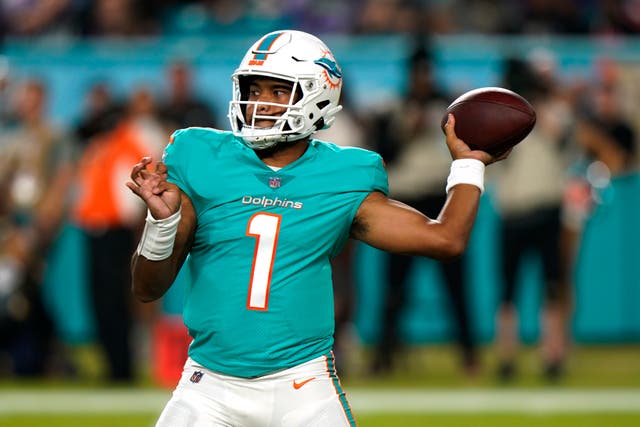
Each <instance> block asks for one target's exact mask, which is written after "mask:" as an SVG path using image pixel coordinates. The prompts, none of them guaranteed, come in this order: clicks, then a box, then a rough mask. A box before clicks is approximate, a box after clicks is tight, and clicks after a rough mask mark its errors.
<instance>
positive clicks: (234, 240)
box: [164, 128, 388, 377]
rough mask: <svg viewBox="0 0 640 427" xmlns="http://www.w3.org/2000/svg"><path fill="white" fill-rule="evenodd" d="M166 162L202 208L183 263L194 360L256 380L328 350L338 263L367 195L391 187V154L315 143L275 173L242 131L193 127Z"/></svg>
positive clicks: (175, 140) (175, 141)
mask: <svg viewBox="0 0 640 427" xmlns="http://www.w3.org/2000/svg"><path fill="white" fill-rule="evenodd" d="M164 161H165V163H166V164H167V166H168V169H169V181H170V182H173V183H175V184H176V185H178V186H179V187H180V188H181V189H182V190H183V191H184V192H185V193H186V194H187V195H188V196H189V197H190V199H191V201H192V202H193V205H194V207H195V211H196V215H197V228H196V233H195V240H194V242H193V246H192V248H191V252H190V254H189V257H188V258H187V261H186V262H185V265H184V266H183V268H186V269H188V270H189V271H188V274H184V276H185V277H188V283H187V284H186V286H185V302H184V311H183V318H184V321H185V324H186V325H187V327H188V329H189V332H190V334H191V335H192V336H193V338H194V340H193V342H192V344H191V346H190V348H189V355H190V356H191V357H192V358H193V359H194V360H196V361H197V362H199V363H201V364H202V365H203V366H205V367H207V368H209V369H211V370H213V371H217V372H220V373H223V374H227V375H233V376H240V377H255V376H260V375H264V374H266V373H269V372H273V371H277V370H281V369H286V368H289V367H292V366H295V365H297V364H299V363H302V362H305V361H307V360H311V359H313V358H315V357H318V356H321V355H323V354H327V353H328V352H329V351H330V350H331V348H332V346H333V332H334V313H333V289H332V279H331V267H330V259H331V258H332V257H334V256H336V255H337V254H338V253H339V252H340V250H341V249H342V247H343V246H344V244H345V243H346V241H347V239H348V238H349V230H350V227H351V223H352V221H353V218H354V216H355V214H356V212H357V210H358V207H359V206H360V204H361V203H362V201H363V200H364V198H365V197H366V196H367V195H368V194H369V193H371V192H373V191H380V192H382V193H384V194H387V192H388V183H387V174H386V171H385V169H384V165H383V162H382V159H381V158H380V156H379V155H378V154H376V153H373V152H371V151H367V150H363V149H359V148H341V147H338V146H336V145H334V144H330V143H327V142H322V141H318V140H311V141H310V143H309V147H308V149H307V150H306V151H305V153H304V154H303V155H302V157H300V158H299V159H297V160H296V161H295V162H293V163H291V164H289V165H287V166H285V167H284V168H282V169H280V170H278V171H273V170H272V169H271V168H269V167H268V166H267V165H265V164H264V163H263V162H262V161H261V160H260V159H259V158H258V156H257V155H256V153H255V152H254V151H253V150H252V149H250V148H248V147H247V146H245V145H244V144H243V143H242V140H241V139H239V138H237V137H235V136H234V135H233V134H232V133H230V132H223V131H218V130H214V129H205V128H189V129H183V130H179V131H177V132H176V133H174V135H173V137H172V143H170V144H169V145H168V146H167V148H166V149H165V154H164Z"/></svg>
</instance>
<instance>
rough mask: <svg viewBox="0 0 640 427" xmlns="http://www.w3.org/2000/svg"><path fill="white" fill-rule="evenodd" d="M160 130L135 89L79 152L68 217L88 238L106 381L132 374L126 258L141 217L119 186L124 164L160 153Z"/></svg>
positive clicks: (148, 98) (147, 97) (146, 98)
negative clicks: (120, 114)
mask: <svg viewBox="0 0 640 427" xmlns="http://www.w3.org/2000/svg"><path fill="white" fill-rule="evenodd" d="M164 135H165V133H164V131H163V129H162V128H161V127H160V125H159V123H158V121H157V119H156V118H155V115H154V104H153V98H152V95H151V93H150V92H149V91H148V90H146V89H144V88H141V89H138V90H136V91H135V92H134V93H133V94H132V96H131V99H130V101H129V103H128V105H127V108H126V111H125V112H124V115H123V117H122V118H121V119H120V120H119V121H118V122H116V124H115V127H114V128H113V129H110V130H106V131H103V132H101V133H99V134H96V135H94V137H93V138H92V139H91V141H90V142H89V144H88V145H87V147H86V149H85V151H84V153H83V155H82V158H81V159H80V169H79V177H78V186H79V192H78V199H77V201H76V204H75V206H74V211H73V218H74V221H75V222H76V223H77V225H78V226H79V227H80V228H81V229H82V230H83V231H84V232H85V234H86V237H87V241H88V252H89V255H88V259H89V280H90V285H91V302H92V307H93V312H94V315H95V322H96V330H97V339H98V343H99V344H100V346H101V348H102V349H103V351H104V354H105V359H106V361H107V367H108V374H107V375H108V378H109V380H111V381H116V382H117V381H125V382H128V381H132V380H134V377H135V375H134V357H133V356H134V352H133V349H132V348H131V342H130V340H131V333H132V318H133V309H132V306H131V304H132V302H131V298H130V288H131V281H130V277H129V259H130V256H131V253H132V252H133V250H134V246H135V245H134V240H135V238H136V235H137V232H138V228H139V226H140V223H141V221H142V220H143V217H144V212H143V207H142V205H141V204H140V203H138V202H137V200H136V199H135V198H133V197H131V195H130V194H128V193H127V192H125V191H123V189H122V182H123V181H126V179H127V175H128V173H127V172H128V171H127V169H128V168H127V167H126V165H128V164H129V163H130V162H131V161H135V160H136V159H138V158H139V157H140V156H148V155H150V156H153V157H155V158H159V157H160V152H161V149H162V145H163V143H164V140H165V138H164Z"/></svg>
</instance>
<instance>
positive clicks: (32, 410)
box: [0, 389, 640, 417]
mask: <svg viewBox="0 0 640 427" xmlns="http://www.w3.org/2000/svg"><path fill="white" fill-rule="evenodd" d="M170 395H171V392H170V391H162V390H140V389H133V390H131V389H122V390H119V389H111V390H102V389H90V390H64V391H56V390H42V391H39V390H38V391H36V390H28V391H26V390H0V417H1V416H7V415H20V414H89V413H91V414H100V413H104V414H107V413H108V414H124V413H130V414H135V413H160V411H161V409H162V408H163V406H164V404H165V403H166V401H167V400H168V399H169V397H170ZM347 397H348V399H349V402H350V403H351V406H352V407H353V410H354V411H355V412H356V414H357V413H389V412H404V413H481V412H485V413H487V412H494V413H495V412H508V413H530V414H545V413H595V412H628V413H639V414H640V389H593V390H584V389H580V390H579V389H560V390H559V389H527V390H522V389H518V390H493V389H465V390H451V389H443V390H438V389H429V390H414V389H376V390H367V389H348V390H347Z"/></svg>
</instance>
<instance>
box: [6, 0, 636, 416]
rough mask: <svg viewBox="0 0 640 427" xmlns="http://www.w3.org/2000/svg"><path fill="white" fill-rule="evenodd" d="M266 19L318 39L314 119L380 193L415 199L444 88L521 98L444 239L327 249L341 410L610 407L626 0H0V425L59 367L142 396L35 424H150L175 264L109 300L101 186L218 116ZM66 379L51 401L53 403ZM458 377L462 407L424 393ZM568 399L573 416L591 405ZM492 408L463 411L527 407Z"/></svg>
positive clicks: (109, 191) (628, 174) (114, 188)
mask: <svg viewBox="0 0 640 427" xmlns="http://www.w3.org/2000/svg"><path fill="white" fill-rule="evenodd" d="M287 28H288V29H299V30H303V31H307V32H311V33H313V34H315V35H317V36H319V37H320V38H321V39H323V40H324V41H325V42H326V43H327V45H328V46H329V47H330V48H331V50H332V51H333V53H334V55H335V57H336V58H337V60H338V62H339V63H340V65H341V67H342V69H343V72H344V87H343V99H342V104H343V105H344V107H345V108H344V111H343V112H342V113H340V115H339V118H338V120H337V122H336V123H335V125H334V126H333V127H332V128H331V129H329V130H326V131H322V132H319V133H318V134H317V137H318V138H320V139H324V140H329V141H333V142H335V143H337V144H339V145H354V146H360V147H364V148H368V149H371V150H375V151H377V152H379V153H380V154H382V155H383V157H384V158H385V161H386V163H387V165H388V171H389V179H390V189H391V195H392V196H393V197H394V198H396V199H398V200H402V201H405V202H407V203H409V204H411V205H412V206H415V207H416V208H418V209H420V210H421V211H423V212H425V213H427V214H428V215H430V216H432V217H435V216H437V213H438V211H439V209H440V207H441V206H442V203H443V200H444V199H443V196H444V194H443V193H444V185H445V184H444V182H445V179H446V176H447V174H448V167H449V164H450V158H449V157H448V152H447V150H446V146H445V144H444V136H443V135H442V132H441V130H440V120H441V118H442V114H443V113H444V110H445V108H446V107H447V105H449V104H450V103H451V102H452V101H453V100H454V99H455V98H456V97H457V96H459V95H460V94H462V93H464V92H465V91H467V90H470V89H474V88H478V87H484V86H501V87H505V88H509V89H511V90H514V91H516V92H517V93H519V94H521V95H522V96H524V97H525V98H526V99H528V100H529V101H530V102H531V103H532V105H533V106H534V108H535V109H536V111H537V125H536V128H535V129H534V131H533V132H532V133H531V134H530V135H529V136H528V137H527V139H525V141H524V142H523V143H522V144H520V145H519V146H517V147H516V149H515V150H514V152H513V153H512V155H511V157H510V159H509V160H508V161H507V162H503V163H504V164H498V165H492V166H491V167H490V168H489V169H488V172H487V178H486V179H487V183H486V187H487V188H486V192H485V193H484V195H483V196H482V199H481V207H480V213H479V216H478V219H477V222H476V225H475V228H474V231H473V235H472V241H471V244H470V247H469V249H468V251H467V253H466V254H465V256H464V257H463V258H462V259H460V260H458V261H456V262H454V263H446V264H442V263H438V262H435V261H432V260H428V259H412V258H409V257H402V256H390V255H388V254H385V253H382V252H380V251H377V250H375V249H373V248H371V247H368V246H366V245H363V244H359V243H352V244H350V245H348V246H347V248H346V249H345V251H344V252H343V254H341V255H340V256H339V257H338V258H337V259H336V260H335V263H334V264H335V266H334V267H335V272H334V273H335V274H334V276H335V277H334V281H335V294H336V307H335V311H336V322H337V329H336V357H337V363H338V367H339V370H340V372H341V376H342V378H343V381H344V383H345V385H346V386H347V390H349V389H350V388H353V389H354V390H355V391H354V400H355V402H356V403H355V404H354V406H355V410H356V414H358V408H359V407H361V408H367V407H369V409H368V412H367V411H366V410H365V415H364V417H363V420H364V422H365V423H364V424H363V425H397V424H394V421H391V420H396V421H397V420H399V419H402V420H404V421H403V422H404V424H403V425H425V424H426V422H427V421H425V420H429V422H436V423H440V424H438V425H468V422H469V420H470V419H472V418H463V419H462V420H461V421H460V424H455V423H453V424H447V422H451V420H452V419H453V418H451V417H450V418H446V417H445V418H443V419H440V418H428V416H430V415H424V414H423V415H415V414H414V415H413V418H414V422H415V424H411V421H410V419H411V416H410V415H406V414H404V415H398V414H395V415H389V414H387V415H384V414H383V415H381V416H378V417H376V416H373V415H367V414H368V413H375V412H376V411H375V409H376V404H370V405H369V406H367V402H371V401H370V400H369V399H368V398H367V397H366V396H369V395H367V394H366V393H367V391H368V390H374V391H375V390H378V391H380V392H381V393H387V394H386V395H385V394H383V395H381V396H388V395H393V394H394V392H393V390H394V389H395V390H397V389H398V388H401V389H403V390H404V389H406V388H407V387H408V388H410V389H413V390H427V392H429V391H433V392H434V393H436V394H434V395H427V396H426V397H425V396H422V398H421V397H417V398H416V399H418V400H416V402H417V403H416V404H415V407H410V408H409V409H407V412H409V413H416V412H421V411H423V412H426V413H433V412H436V413H440V412H442V411H444V412H447V410H446V408H450V406H447V404H441V405H440V406H439V408H438V407H431V409H429V408H430V406H429V403H428V402H432V401H433V398H434V396H436V395H437V396H441V393H440V392H439V391H442V390H448V389H451V388H453V389H455V390H458V391H459V392H461V393H464V392H469V391H473V392H477V393H479V394H478V396H487V395H489V396H494V397H495V398H496V402H498V403H497V406H496V407H495V408H494V409H495V410H494V411H493V412H501V411H502V410H506V411H507V412H509V411H508V410H507V409H508V408H503V407H502V406H500V404H499V403H500V402H503V406H504V405H507V403H505V402H507V401H506V400H505V398H504V396H503V395H501V394H496V393H502V392H503V391H504V390H505V389H504V388H503V387H510V388H508V389H507V390H510V391H513V392H517V391H522V390H523V389H524V390H527V391H529V390H531V389H534V390H540V393H541V394H536V395H535V396H537V397H540V396H543V397H544V396H547V397H548V398H549V399H548V400H547V401H546V402H552V401H556V402H562V399H560V398H558V395H556V394H554V393H557V391H558V390H568V391H571V392H574V391H575V390H576V389H578V390H582V389H584V390H590V389H595V390H596V391H602V390H609V391H611V390H612V389H614V390H617V391H620V390H623V391H625V393H627V394H624V396H621V395H618V394H615V393H616V391H611V393H609V394H607V393H605V394H604V396H605V398H604V400H603V398H602V396H600V395H598V396H600V398H599V399H596V401H598V402H602V401H607V398H606V397H607V396H608V397H609V398H611V401H612V402H617V405H616V404H612V406H606V405H605V406H604V407H602V408H601V409H602V410H601V412H602V413H604V414H605V415H606V417H609V418H608V419H609V420H613V422H614V424H615V425H632V424H633V425H636V424H635V423H637V422H638V420H639V419H640V309H639V308H640V279H639V277H640V262H638V261H639V260H640V258H639V254H640V252H639V251H638V250H637V248H636V244H637V242H638V241H640V223H639V221H638V218H640V174H638V161H639V157H638V154H637V153H638V151H637V149H636V147H637V143H638V139H637V133H638V132H639V131H640V102H638V99H640V85H638V83H637V82H638V81H640V38H639V37H638V34H639V33H640V2H639V1H636V0H617V1H611V0H566V1H550V0H520V1H506V0H498V1H486V0H354V1H349V2H341V1H335V0H325V1H323V2H314V1H310V0H262V1H258V0H234V1H229V0H200V1H196V0H193V1H176V0H173V1H172V0H157V1H150V0H0V189H1V190H2V194H3V196H2V200H0V425H17V424H18V423H19V424H20V425H44V422H45V421H43V419H44V418H43V419H39V418H38V415H34V414H33V413H32V410H31V409H25V408H32V407H31V405H30V404H29V403H25V402H30V401H31V400H32V399H40V400H38V401H39V402H44V401H47V400H48V399H51V396H52V395H51V394H47V390H48V391H52V390H53V391H55V393H59V392H61V391H67V392H69V390H72V391H73V390H76V389H77V388H78V387H80V388H81V389H86V390H89V391H90V392H91V393H94V395H96V396H97V395H98V394H99V393H100V392H103V391H104V390H113V389H114V387H116V389H117V390H122V392H123V393H124V390H129V392H130V391H131V390H134V391H135V390H145V391H146V392H147V393H151V394H150V395H149V396H151V397H150V399H151V400H148V401H145V402H146V403H138V408H139V409H140V410H139V411H133V412H138V414H137V415H135V416H134V417H133V418H131V419H129V418H127V419H125V418H126V417H123V416H120V415H114V414H113V413H110V414H106V413H105V412H109V411H108V410H105V409H104V408H102V409H100V408H98V409H96V411H97V413H99V414H101V415H99V416H96V418H84V419H82V418H81V417H80V418H78V417H77V416H76V417H75V418H73V416H72V415H69V416H68V417H69V418H65V419H64V421H60V423H61V424H60V425H76V424H74V422H78V424H77V425H102V424H100V420H104V419H109V420H110V421H109V423H111V425H113V424H114V423H115V425H123V426H124V425H144V426H146V425H152V423H153V420H154V417H155V414H158V413H159V412H160V410H161V408H162V405H163V403H164V399H165V398H166V396H167V395H168V392H169V391H170V389H171V388H173V386H174V385H175V383H176V381H177V378H178V376H179V373H180V371H181V367H182V363H183V362H184V359H185V357H186V347H187V346H188V343H189V339H188V336H187V335H186V331H185V329H184V326H183V325H182V321H181V314H180V313H181V304H182V289H183V286H184V279H185V278H184V277H179V278H178V280H177V282H176V284H175V285H174V286H173V287H172V288H171V290H170V291H169V293H168V294H167V295H166V296H165V297H164V298H163V299H162V300H161V301H159V302H158V303H154V304H146V305H143V304H140V303H137V302H135V301H133V299H132V297H131V294H130V291H129V286H130V283H129V277H128V274H129V273H128V268H129V266H128V263H129V258H130V255H131V253H132V251H133V250H134V249H135V245H136V244H137V240H138V237H139V233H140V231H141V229H142V226H143V221H144V211H143V208H142V206H141V205H140V204H139V203H138V201H137V200H136V199H135V197H134V196H133V195H132V194H129V190H128V189H127V188H126V187H125V185H124V182H125V181H126V180H127V179H128V175H129V171H130V168H131V166H132V165H133V164H135V163H136V162H137V161H138V159H139V158H140V157H142V156H145V155H151V156H153V157H155V158H159V157H160V155H161V153H162V149H163V147H164V145H165V144H166V143H167V142H168V138H169V136H170V134H171V133H172V132H173V130H175V129H177V128H182V127H188V126H206V127H217V128H221V129H228V128H229V126H228V120H227V118H226V114H227V109H228V102H229V100H230V98H231V79H230V75H231V73H232V72H233V70H234V69H235V67H236V66H237V64H238V63H239V61H240V59H241V58H242V56H243V55H244V53H245V51H246V49H247V48H248V47H249V46H250V45H251V44H252V43H253V42H254V41H255V40H257V39H258V38H259V37H260V36H261V35H263V34H264V33H267V32H269V31H274V30H278V29H287ZM25 390H26V391H25ZM40 391H42V393H44V394H38V393H40ZM19 392H23V393H26V394H24V395H20V393H19ZM154 392H157V393H158V394H153V393H154ZM16 393H17V394H16ZM30 393H31V394H30ZM70 393H72V392H70ZM91 393H88V394H87V395H91ZM363 393H364V394H363ZM389 393H390V394H389ZM491 393H494V394H491ZM84 394H85V393H83V392H80V393H79V394H69V395H65V396H66V397H65V398H63V400H62V401H64V402H67V404H66V406H65V404H62V403H61V404H60V405H61V406H57V410H56V409H55V408H54V407H55V406H56V404H54V405H53V406H52V408H54V409H52V411H54V412H56V413H58V414H67V413H69V414H74V413H75V412H74V411H75V410H77V407H78V406H82V404H81V403H78V402H79V401H77V400H75V399H81V397H82V396H83V395H84ZM136 395H137V394H136ZM16 396H18V397H16ZM20 396H22V397H20ZM43 396H45V398H43ZM46 396H48V397H46ZM127 396H129V395H127ZM465 396H466V398H469V399H471V400H470V401H469V402H471V403H469V405H471V406H472V407H473V402H476V403H477V401H476V400H473V399H474V396H471V397H469V395H464V394H457V395H456V394H454V395H452V396H451V400H450V401H451V402H455V401H458V402H460V401H462V402H465V400H464V399H465ZM563 396H564V395H563ZM572 396H573V395H572ZM112 397H113V396H112ZM414 397H415V396H414ZM574 397H575V396H574ZM583 397H584V396H583ZM591 397H593V396H591ZM588 398H589V397H584V399H587V400H582V402H583V403H584V405H583V406H581V408H583V412H581V411H580V410H577V412H576V413H577V415H576V414H574V415H572V416H573V417H574V422H576V424H575V425H589V424H587V423H588V422H589V421H587V420H590V421H591V422H594V418H589V417H586V416H584V408H589V407H590V408H591V410H594V406H593V405H590V404H589V403H588V402H589V400H588ZM154 399H156V400H154ZM420 399H423V400H420ZM526 399H527V397H522V399H520V401H522V400H526ZM578 400H579V401H580V399H578ZM51 401H55V400H51ZM381 401H382V402H384V401H385V399H384V398H382V400H381ZM3 402H4V403H3ZM69 402H76V403H75V404H73V403H71V404H69ZM105 402H111V403H106V404H105V405H107V407H111V408H113V407H114V405H115V406H116V407H117V404H115V403H113V402H114V401H113V400H108V399H107V400H105ZM149 402H151V403H149ZM387 402H388V400H387ZM439 402H440V401H439ZM585 402H586V403H585ZM405 403H406V400H405ZM109 405H110V406H109ZM145 405H147V406H145ZM512 405H514V406H513V407H517V404H516V403H512ZM566 405H567V406H566V407H571V404H569V403H567V404H566ZM382 406H384V405H382ZM382 406H380V405H378V409H380V408H381V407H382ZM543 406H544V405H543ZM596 406H597V405H596ZM62 407H64V408H67V409H66V410H63V409H62ZM73 407H75V408H76V409H75V410H72V409H73ZM401 407H404V406H403V405H402V404H400V403H398V405H397V410H394V408H393V407H391V408H390V409H389V410H388V411H387V412H388V413H390V414H394V413H400V412H402V411H401V410H400V408H401ZM489 407H491V408H493V407H492V406H491V405H489ZM21 408H23V409H21ZM425 408H426V409H425ZM451 408H454V407H453V406H451ZM455 408H456V409H450V410H449V412H456V411H457V409H459V408H458V407H457V406H456V407H455ZM478 408H480V406H479V407H478ZM616 408H617V409H616ZM621 408H622V409H621ZM587 411H588V409H587ZM116 412H117V411H116ZM125 412H127V411H125ZM128 412H132V410H128ZM382 412H385V411H384V410H383V411H382ZM472 412H473V411H472ZM538 412H540V411H538ZM552 412H553V411H552ZM82 413H83V414H84V415H83V416H85V417H90V416H91V415H90V414H89V413H90V411H89V410H87V411H82ZM542 413H543V415H544V411H542ZM27 414H30V415H27ZM612 414H614V415H612ZM621 414H623V415H621ZM540 415H541V414H540V413H537V416H538V417H539V416H540ZM431 416H432V415H431ZM467 416H468V415H467ZM472 416H473V415H472ZM20 417H22V418H20ZM30 417H31V418H30ZM109 417H111V418H109ZM113 417H116V418H113ZM385 417H387V418H385ZM399 417H406V418H399ZM496 417H498V418H493V419H490V420H489V421H487V424H486V425H489V424H488V422H491V425H501V424H500V422H505V423H506V424H505V425H513V423H514V422H515V423H517V425H529V424H526V421H525V419H524V418H522V419H518V420H516V421H514V419H509V418H508V417H507V416H502V415H500V416H496ZM616 417H619V418H616ZM47 419H48V421H47V425H53V424H51V422H52V421H51V420H52V418H51V417H50V414H49V415H48V418H47ZM496 419H499V420H502V421H496ZM601 419H604V418H595V420H596V421H595V422H596V424H592V425H601V424H598V422H600V421H599V420H601ZM27 420H31V421H27ZM74 420H75V421H74ZM78 420H79V421H78ZM114 420H116V421H114ZM538 420H540V418H538ZM575 420H577V421H575ZM616 420H617V423H616ZM547 421H548V420H547ZM3 422H6V424H3ZM28 422H32V424H28ZM482 422H483V421H482V420H481V419H479V418H475V421H474V425H485V424H482ZM423 423H424V424H423ZM509 423H511V424H509ZM553 423H556V424H555V425H574V424H571V421H567V419H563V420H560V421H557V420H555V419H554V420H553V421H552V424H547V425H553ZM625 423H628V424H625ZM104 425H106V424H104ZM531 425H535V424H531Z"/></svg>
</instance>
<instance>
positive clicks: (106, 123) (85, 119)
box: [75, 81, 124, 146]
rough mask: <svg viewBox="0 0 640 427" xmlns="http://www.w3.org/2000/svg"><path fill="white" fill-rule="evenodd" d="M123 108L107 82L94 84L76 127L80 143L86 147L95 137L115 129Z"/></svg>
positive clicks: (88, 93)
mask: <svg viewBox="0 0 640 427" xmlns="http://www.w3.org/2000/svg"><path fill="white" fill-rule="evenodd" d="M123 108H124V107H123V106H122V105H121V102H120V101H118V100H116V98H115V96H114V95H113V93H112V89H111V88H110V87H109V85H108V84H107V83H106V82H103V81H99V82H96V83H94V84H92V85H91V86H90V87H89V90H88V92H87V94H86V97H85V102H84V107H83V109H82V116H81V117H80V120H79V121H78V123H77V124H76V127H75V133H76V137H77V139H78V142H79V143H80V144H81V145H83V146H84V145H86V144H88V143H89V141H91V139H92V138H93V137H94V136H95V135H98V134H100V133H104V132H106V131H108V130H110V129H112V128H113V127H115V122H117V121H118V120H119V118H120V117H121V116H122V109H123Z"/></svg>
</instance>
